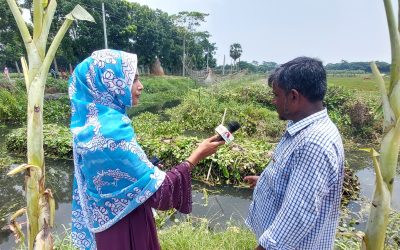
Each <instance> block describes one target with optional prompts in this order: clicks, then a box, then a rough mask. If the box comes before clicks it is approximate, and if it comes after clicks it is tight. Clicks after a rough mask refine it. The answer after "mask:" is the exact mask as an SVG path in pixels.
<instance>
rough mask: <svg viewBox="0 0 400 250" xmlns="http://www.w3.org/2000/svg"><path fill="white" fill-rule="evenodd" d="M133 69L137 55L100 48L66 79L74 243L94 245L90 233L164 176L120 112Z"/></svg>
mask: <svg viewBox="0 0 400 250" xmlns="http://www.w3.org/2000/svg"><path fill="white" fill-rule="evenodd" d="M136 69H137V57H136V55H134V54H129V53H126V52H122V51H116V50H100V51H95V52H93V54H92V55H91V56H90V57H89V58H87V59H85V60H84V61H83V62H82V63H80V64H79V65H78V66H77V67H76V68H75V71H74V73H73V75H72V76H71V78H70V80H69V91H68V92H69V96H70V99H71V109H72V115H71V131H72V134H73V152H74V167H75V174H74V187H73V200H72V239H73V242H74V245H75V246H76V247H78V248H79V249H96V243H95V240H94V233H98V232H101V231H104V230H106V229H107V228H109V227H110V226H112V225H113V224H115V223H116V222H117V221H119V220H120V219H121V218H123V217H124V216H125V215H127V214H128V213H130V212H131V211H132V210H134V209H135V208H137V207H138V206H140V205H141V204H143V202H145V201H146V200H147V199H148V198H149V197H150V196H151V195H153V194H154V193H155V192H156V191H157V189H158V188H159V187H160V185H161V183H162V182H163V180H164V178H165V173H164V172H162V171H161V170H159V169H158V168H157V167H155V166H153V165H152V164H151V163H150V162H149V160H148V159H147V156H146V154H145V153H144V152H143V150H142V148H141V147H140V146H139V144H138V143H137V142H136V135H135V132H134V130H133V128H132V126H131V120H130V119H129V118H128V116H127V115H126V112H125V110H126V107H129V106H132V104H133V100H132V95H131V88H132V85H133V82H134V78H135V74H136Z"/></svg>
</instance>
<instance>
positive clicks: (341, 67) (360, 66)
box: [325, 60, 390, 73]
mask: <svg viewBox="0 0 400 250" xmlns="http://www.w3.org/2000/svg"><path fill="white" fill-rule="evenodd" d="M376 64H377V66H378V68H379V70H380V71H381V72H384V73H389V72H390V64H389V63H386V62H376ZM325 69H326V70H328V71H332V70H334V71H361V72H368V73H371V67H370V65H369V62H347V61H345V60H342V61H341V62H340V63H328V64H327V65H326V66H325Z"/></svg>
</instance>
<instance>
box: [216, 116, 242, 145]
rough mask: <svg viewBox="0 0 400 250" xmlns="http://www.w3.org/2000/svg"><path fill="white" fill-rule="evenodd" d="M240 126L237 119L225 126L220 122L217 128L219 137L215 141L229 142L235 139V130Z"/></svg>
mask: <svg viewBox="0 0 400 250" xmlns="http://www.w3.org/2000/svg"><path fill="white" fill-rule="evenodd" d="M239 128H240V124H239V123H238V122H237V121H230V122H229V123H228V125H227V126H226V127H225V126H224V125H222V124H220V125H219V126H218V127H216V128H215V132H217V134H218V135H219V136H218V138H217V139H216V140H214V141H225V142H226V143H227V144H228V143H230V142H231V141H233V139H234V137H233V132H235V131H236V130H238V129H239Z"/></svg>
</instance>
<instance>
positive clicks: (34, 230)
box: [7, 0, 94, 250]
mask: <svg viewBox="0 0 400 250" xmlns="http://www.w3.org/2000/svg"><path fill="white" fill-rule="evenodd" d="M7 3H8V6H9V8H10V10H11V12H12V14H13V16H14V18H15V21H16V23H17V26H18V29H19V31H20V33H21V37H22V40H23V43H24V45H25V49H26V53H27V56H28V63H29V65H28V63H27V62H26V60H25V58H24V57H22V58H21V62H22V68H23V73H24V79H25V85H26V91H27V96H28V107H27V116H28V119H27V158H28V164H22V165H20V166H18V167H16V168H15V169H13V170H11V171H10V172H9V173H8V175H14V174H16V173H19V172H22V171H25V177H26V178H25V185H26V201H27V207H26V213H27V219H28V221H29V223H28V230H27V232H28V239H27V240H28V249H30V250H31V249H33V247H34V244H35V245H36V246H37V247H38V248H39V245H40V247H41V248H43V249H52V248H53V240H52V237H51V233H50V228H51V227H52V226H53V221H54V211H55V203H54V199H53V196H52V193H51V190H50V189H46V188H45V164H44V152H43V97H44V89H45V85H46V80H47V76H48V73H49V68H50V65H51V63H52V61H53V58H54V56H55V54H56V51H57V49H58V47H59V45H60V43H61V40H62V38H63V37H64V35H65V33H66V32H67V30H68V28H69V26H71V24H72V23H73V21H74V20H88V21H94V20H93V17H92V16H91V15H90V14H89V13H87V12H86V10H84V9H83V8H82V7H80V6H79V5H77V6H75V8H74V9H73V10H72V12H71V13H69V14H68V15H67V16H66V17H65V20H64V22H63V25H62V26H61V28H60V29H59V30H58V32H57V34H56V35H55V36H54V39H53V41H52V43H51V45H50V46H49V47H48V48H47V40H48V36H49V32H50V26H51V23H52V20H53V17H54V14H55V11H56V7H57V1H56V0H51V1H41V0H34V1H33V5H32V6H33V8H32V9H33V31H32V35H31V32H30V31H29V29H28V26H27V25H26V23H25V21H24V19H23V17H22V14H21V12H20V9H19V7H18V5H17V3H16V1H15V0H7ZM24 211H25V210H24V209H22V210H18V211H17V212H16V213H15V214H14V215H13V216H11V218H12V220H11V224H12V225H11V226H10V228H13V229H14V230H15V231H16V232H17V234H18V235H20V236H22V235H23V234H22V231H21V230H20V226H19V225H18V223H17V222H16V221H15V218H16V217H17V216H19V215H21V214H22V213H23V212H24Z"/></svg>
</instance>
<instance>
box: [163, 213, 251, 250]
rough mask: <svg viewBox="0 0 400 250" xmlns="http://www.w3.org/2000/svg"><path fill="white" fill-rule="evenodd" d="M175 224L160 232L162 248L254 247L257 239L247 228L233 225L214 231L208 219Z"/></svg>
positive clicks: (198, 249) (205, 249)
mask: <svg viewBox="0 0 400 250" xmlns="http://www.w3.org/2000/svg"><path fill="white" fill-rule="evenodd" d="M193 220H195V219H192V220H189V221H187V222H183V223H180V224H177V225H173V226H171V227H169V228H167V229H165V230H161V231H160V232H159V238H160V244H161V248H162V249H182V250H185V249H197V250H202V249H204V250H208V249H216V250H217V249H221V250H222V249H224V250H225V249H232V250H233V249H238V250H239V249H240V250H242V249H243V250H245V249H254V248H255V247H257V241H256V239H255V237H254V234H253V233H252V232H251V231H250V230H249V229H247V228H243V227H239V226H234V225H231V226H229V225H228V227H227V229H226V230H224V231H212V230H210V225H209V222H208V221H207V219H199V220H198V222H197V223H194V222H193Z"/></svg>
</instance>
